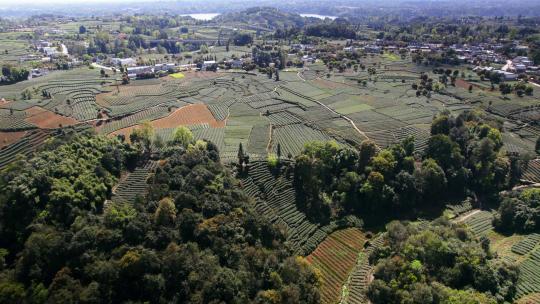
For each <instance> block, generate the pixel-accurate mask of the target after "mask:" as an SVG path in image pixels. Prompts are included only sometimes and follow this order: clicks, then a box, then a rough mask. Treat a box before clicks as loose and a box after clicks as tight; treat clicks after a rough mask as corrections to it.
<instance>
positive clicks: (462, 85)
mask: <svg viewBox="0 0 540 304" xmlns="http://www.w3.org/2000/svg"><path fill="white" fill-rule="evenodd" d="M470 85H471V83H469V82H468V81H465V80H463V79H456V86H457V87H460V88H462V89H466V90H468V89H469V86H470Z"/></svg>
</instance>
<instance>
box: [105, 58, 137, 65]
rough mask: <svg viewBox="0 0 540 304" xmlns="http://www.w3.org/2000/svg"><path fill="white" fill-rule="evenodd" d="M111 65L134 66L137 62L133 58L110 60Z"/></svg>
mask: <svg viewBox="0 0 540 304" xmlns="http://www.w3.org/2000/svg"><path fill="white" fill-rule="evenodd" d="M111 63H112V64H113V65H120V66H136V65H137V61H136V60H135V59H133V58H112V59H111Z"/></svg>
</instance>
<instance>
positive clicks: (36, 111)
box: [25, 107, 79, 129]
mask: <svg viewBox="0 0 540 304" xmlns="http://www.w3.org/2000/svg"><path fill="white" fill-rule="evenodd" d="M26 115H27V116H28V117H27V118H25V120H26V121H27V122H29V123H32V124H34V125H36V126H38V127H39V128H42V129H55V128H58V127H60V126H71V125H74V124H77V123H79V122H78V121H77V120H76V119H74V118H72V117H66V116H62V115H58V114H56V113H54V112H51V111H49V110H46V109H43V108H40V107H31V108H30V109H28V110H26Z"/></svg>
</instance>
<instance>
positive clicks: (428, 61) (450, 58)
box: [411, 49, 461, 66]
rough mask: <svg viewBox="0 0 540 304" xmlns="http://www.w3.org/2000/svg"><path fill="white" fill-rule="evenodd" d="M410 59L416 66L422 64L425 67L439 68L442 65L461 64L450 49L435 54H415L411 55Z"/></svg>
mask: <svg viewBox="0 0 540 304" xmlns="http://www.w3.org/2000/svg"><path fill="white" fill-rule="evenodd" d="M411 57H412V62H415V63H416V64H424V65H426V66H427V65H433V66H440V65H443V64H449V65H459V64H460V63H461V62H460V61H459V59H458V58H457V54H456V53H455V51H454V50H452V49H448V50H446V51H444V52H436V53H431V52H429V53H423V52H415V53H413V54H412V55H411Z"/></svg>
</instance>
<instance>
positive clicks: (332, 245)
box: [307, 228, 365, 303]
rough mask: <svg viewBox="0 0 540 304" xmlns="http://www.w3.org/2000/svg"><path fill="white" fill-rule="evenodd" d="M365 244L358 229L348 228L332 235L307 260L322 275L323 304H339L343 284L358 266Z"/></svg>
mask: <svg viewBox="0 0 540 304" xmlns="http://www.w3.org/2000/svg"><path fill="white" fill-rule="evenodd" d="M364 242H365V236H364V234H363V233H362V232H361V231H360V230H359V229H358V228H348V229H343V230H338V231H336V232H333V233H331V234H330V235H329V236H328V237H327V238H326V239H325V240H324V241H323V242H322V243H321V244H319V246H317V249H315V251H313V252H312V253H311V254H310V255H308V256H307V260H308V261H309V262H310V263H311V265H313V266H314V267H315V268H317V269H319V270H320V271H321V274H322V285H321V300H322V303H337V302H339V300H340V298H341V290H342V286H343V284H345V282H346V281H347V278H348V277H349V273H350V272H351V270H352V269H353V267H354V266H355V265H356V261H357V258H358V255H359V253H360V251H362V249H363V245H364Z"/></svg>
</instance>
